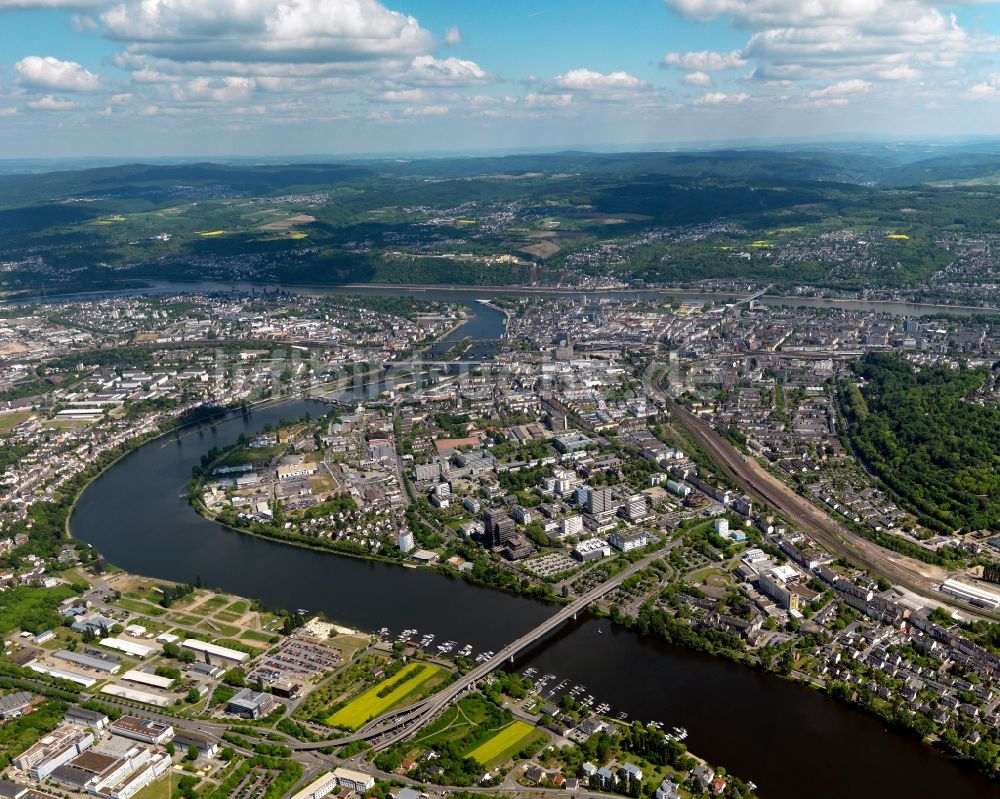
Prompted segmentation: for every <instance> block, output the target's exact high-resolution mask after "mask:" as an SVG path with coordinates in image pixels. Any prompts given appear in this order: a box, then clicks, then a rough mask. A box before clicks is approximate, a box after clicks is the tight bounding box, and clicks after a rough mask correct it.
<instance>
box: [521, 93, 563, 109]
mask: <svg viewBox="0 0 1000 799" xmlns="http://www.w3.org/2000/svg"><path fill="white" fill-rule="evenodd" d="M572 103H573V95H572V94H569V93H562V94H547V93H543V92H531V93H530V94H528V95H526V96H525V98H524V104H525V105H526V106H527V107H528V108H566V107H567V106H569V105H571V104H572Z"/></svg>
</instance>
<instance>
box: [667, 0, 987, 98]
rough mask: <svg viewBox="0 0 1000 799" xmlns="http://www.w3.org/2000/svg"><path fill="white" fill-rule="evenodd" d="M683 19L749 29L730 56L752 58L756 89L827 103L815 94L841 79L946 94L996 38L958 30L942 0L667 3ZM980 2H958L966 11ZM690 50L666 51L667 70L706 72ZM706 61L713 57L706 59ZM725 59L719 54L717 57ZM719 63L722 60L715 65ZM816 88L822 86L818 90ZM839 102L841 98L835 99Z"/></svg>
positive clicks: (677, 0)
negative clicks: (916, 84)
mask: <svg viewBox="0 0 1000 799" xmlns="http://www.w3.org/2000/svg"><path fill="white" fill-rule="evenodd" d="M665 2H666V5H667V6H668V7H669V8H670V9H672V10H673V11H674V12H676V13H678V14H681V15H683V16H688V17H693V18H696V19H700V20H710V19H720V18H721V19H723V20H726V21H729V22H730V23H731V24H732V25H734V26H735V27H737V28H740V29H743V30H747V31H749V39H748V41H747V44H746V46H745V47H744V48H743V49H742V50H741V51H734V52H733V53H730V54H729V55H730V56H734V57H735V58H738V59H740V60H747V61H751V60H752V61H753V62H755V63H754V69H753V72H752V74H751V78H752V80H753V81H754V82H755V84H757V85H758V86H761V87H762V88H768V87H772V86H778V85H781V84H783V83H784V84H787V83H791V84H793V88H792V92H793V93H794V89H795V88H798V89H799V90H800V91H801V93H802V97H804V98H805V99H811V100H815V101H819V100H826V101H829V100H832V99H835V98H834V97H833V96H831V95H828V94H825V95H820V96H815V95H812V94H810V92H811V91H813V90H820V91H821V90H822V89H821V87H823V86H829V85H836V84H839V83H843V82H845V81H851V80H862V81H865V82H870V83H874V85H873V86H872V88H871V90H870V91H871V93H872V94H873V95H876V94H878V93H879V92H884V93H885V94H886V95H889V96H891V94H890V93H891V92H892V91H893V90H891V89H889V88H887V87H884V86H880V85H879V83H884V82H900V81H915V80H921V81H924V82H925V84H926V85H927V86H928V88H929V89H933V88H935V87H936V88H937V89H938V90H950V89H947V87H948V81H950V80H952V79H953V77H954V76H955V75H958V76H961V75H963V74H964V73H965V72H967V71H973V72H974V71H975V67H976V64H975V63H974V60H973V57H974V56H977V55H983V56H987V57H988V56H991V55H993V54H995V53H996V52H997V51H998V50H1000V38H998V37H997V36H994V35H991V34H987V33H983V32H981V31H978V30H971V29H970V30H967V29H966V28H963V27H962V26H961V25H960V24H959V22H958V18H957V16H956V15H955V14H953V13H948V12H947V11H944V10H942V8H941V7H939V5H938V3H941V2H943V0H665ZM977 2H978V0H958V2H957V3H955V4H953V5H958V6H966V5H970V4H975V3H977ZM695 55H701V54H694V53H687V54H681V53H671V54H668V55H667V57H666V58H665V59H664V62H663V63H664V65H665V66H674V67H678V68H684V67H685V66H690V68H691V69H696V70H697V71H706V72H707V71H709V66H708V64H707V63H706V64H705V65H704V66H698V65H696V64H695V59H694V58H693V56H695ZM705 55H706V60H707V61H711V60H712V59H710V58H707V56H710V55H712V54H711V53H710V52H709V53H706V54H705ZM716 55H725V54H716ZM722 61H724V59H722V60H721V61H719V62H722ZM818 87H820V88H818ZM836 99H842V98H836Z"/></svg>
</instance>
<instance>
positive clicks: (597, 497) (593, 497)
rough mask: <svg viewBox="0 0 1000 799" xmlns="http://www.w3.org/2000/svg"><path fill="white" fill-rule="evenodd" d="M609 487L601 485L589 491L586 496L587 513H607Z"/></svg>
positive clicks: (609, 499)
mask: <svg viewBox="0 0 1000 799" xmlns="http://www.w3.org/2000/svg"><path fill="white" fill-rule="evenodd" d="M611 503H612V497H611V487H610V486H601V487H599V488H595V489H593V490H592V491H591V492H590V496H589V497H587V513H590V514H593V515H597V514H599V513H607V512H608V511H609V510H611Z"/></svg>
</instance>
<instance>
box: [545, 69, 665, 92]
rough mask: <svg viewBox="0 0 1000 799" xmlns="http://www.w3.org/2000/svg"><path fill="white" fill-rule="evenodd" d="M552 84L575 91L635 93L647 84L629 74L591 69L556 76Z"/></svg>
mask: <svg viewBox="0 0 1000 799" xmlns="http://www.w3.org/2000/svg"><path fill="white" fill-rule="evenodd" d="M552 83H553V84H554V85H555V86H558V87H559V88H560V89H570V90H573V91H584V92H592V91H598V92H602V91H622V90H624V91H634V90H636V89H642V88H644V87H645V85H646V84H645V82H643V81H641V80H639V78H637V77H635V76H634V75H629V74H628V73H627V72H608V73H607V74H604V73H601V72H594V71H593V70H591V69H585V68H578V69H571V70H570V71H569V72H565V73H563V74H562V75H556V77H554V78H553V79H552Z"/></svg>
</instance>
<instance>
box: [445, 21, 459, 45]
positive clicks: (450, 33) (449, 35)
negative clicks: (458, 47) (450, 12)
mask: <svg viewBox="0 0 1000 799" xmlns="http://www.w3.org/2000/svg"><path fill="white" fill-rule="evenodd" d="M461 41H462V31H460V30H459V29H458V26H457V25H452V26H451V27H450V28H448V30H446V31H445V32H444V43H445V44H449V45H451V44H458V43H459V42H461Z"/></svg>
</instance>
